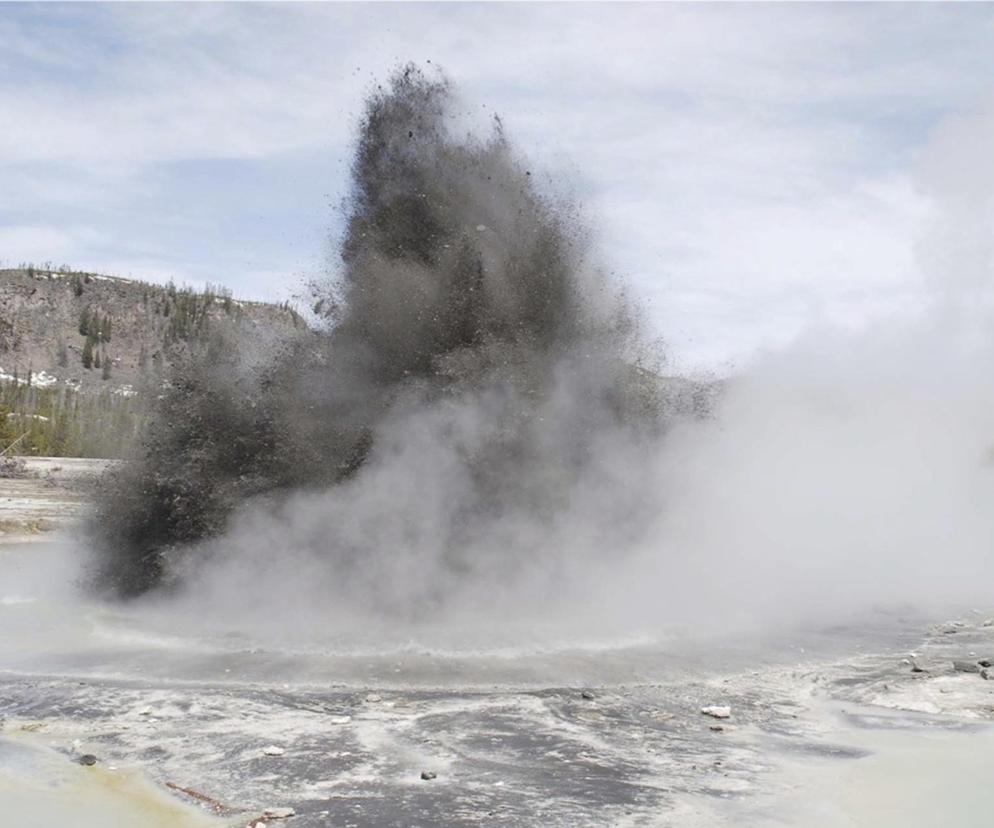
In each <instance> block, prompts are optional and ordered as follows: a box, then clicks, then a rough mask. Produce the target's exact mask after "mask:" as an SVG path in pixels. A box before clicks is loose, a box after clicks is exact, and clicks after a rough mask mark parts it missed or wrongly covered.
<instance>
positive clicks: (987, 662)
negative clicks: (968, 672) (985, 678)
mask: <svg viewBox="0 0 994 828" xmlns="http://www.w3.org/2000/svg"><path fill="white" fill-rule="evenodd" d="M977 664H979V665H980V666H981V667H990V666H991V665H992V664H994V661H991V660H990V659H989V658H978V659H977Z"/></svg>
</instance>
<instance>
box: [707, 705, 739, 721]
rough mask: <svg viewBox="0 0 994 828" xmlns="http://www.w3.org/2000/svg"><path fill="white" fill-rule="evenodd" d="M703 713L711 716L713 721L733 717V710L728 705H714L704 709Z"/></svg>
mask: <svg viewBox="0 0 994 828" xmlns="http://www.w3.org/2000/svg"><path fill="white" fill-rule="evenodd" d="M701 713H703V714H704V715H705V716H711V718H713V719H727V718H728V717H729V716H731V715H732V708H731V707H728V706H727V705H720V704H712V705H710V706H708V707H702V708H701Z"/></svg>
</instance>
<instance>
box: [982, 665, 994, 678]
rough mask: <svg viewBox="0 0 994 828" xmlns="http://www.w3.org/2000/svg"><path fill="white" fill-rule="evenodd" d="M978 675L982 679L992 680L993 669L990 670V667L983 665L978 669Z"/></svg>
mask: <svg viewBox="0 0 994 828" xmlns="http://www.w3.org/2000/svg"><path fill="white" fill-rule="evenodd" d="M980 677H981V678H982V679H983V680H984V681H994V670H992V669H991V668H990V667H984V668H983V669H981V671H980Z"/></svg>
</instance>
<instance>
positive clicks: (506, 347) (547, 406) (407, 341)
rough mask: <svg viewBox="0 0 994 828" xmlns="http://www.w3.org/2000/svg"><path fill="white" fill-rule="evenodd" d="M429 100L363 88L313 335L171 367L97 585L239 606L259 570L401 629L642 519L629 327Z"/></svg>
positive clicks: (101, 523) (414, 75)
mask: <svg viewBox="0 0 994 828" xmlns="http://www.w3.org/2000/svg"><path fill="white" fill-rule="evenodd" d="M453 105H454V97H453V94H452V91H451V89H450V88H449V86H448V84H447V83H446V82H445V81H444V80H436V79H429V78H427V77H426V76H424V75H422V74H421V73H420V72H419V71H417V70H416V69H413V68H410V67H408V68H406V69H404V70H402V71H401V72H400V73H398V74H397V75H396V76H395V77H394V78H393V80H392V83H391V85H390V88H389V89H388V90H386V91H379V92H377V93H376V94H374V95H373V96H372V98H371V99H370V101H369V103H368V106H367V110H366V116H365V119H364V121H363V123H362V127H361V131H360V138H359V142H358V147H357V150H356V155H355V159H354V163H353V175H354V187H353V191H352V193H351V196H350V198H349V202H348V208H347V209H348V211H349V217H348V228H347V233H346V237H345V240H344V243H343V245H342V251H341V267H340V278H339V279H337V280H333V281H332V282H330V283H329V284H328V285H323V286H321V287H320V288H319V291H318V293H319V296H318V301H317V303H316V308H317V309H318V311H319V312H321V313H322V314H324V315H325V316H326V317H327V327H326V328H325V329H324V330H322V331H320V332H318V333H316V334H313V333H304V334H301V336H300V337H299V339H298V340H296V341H292V342H285V343H282V344H281V346H280V351H279V353H278V355H277V356H276V358H262V359H260V358H259V356H258V353H259V351H260V349H259V346H258V343H255V342H253V341H252V340H251V339H250V338H247V337H246V335H245V332H239V331H235V332H232V333H229V334H228V335H227V336H225V337H222V338H220V339H216V340H214V341H212V342H210V343H208V344H207V345H206V346H205V347H204V348H203V349H201V350H200V351H198V352H196V353H193V354H190V355H188V356H187V357H186V359H185V361H184V362H183V364H181V366H180V368H179V370H178V371H177V376H176V377H175V379H174V380H173V385H172V388H171V389H170V390H169V391H168V392H167V393H166V395H165V397H164V399H163V400H162V401H161V404H160V405H159V406H158V407H157V410H156V412H155V414H154V417H153V421H152V423H151V424H150V426H149V429H148V434H147V440H146V443H145V444H144V446H143V449H142V451H141V452H140V453H139V454H138V455H137V456H136V457H135V458H134V459H133V460H132V461H131V462H130V463H129V464H128V465H127V466H126V467H125V468H124V469H123V470H122V471H121V472H120V473H119V474H118V475H117V477H116V480H115V481H114V483H113V485H112V486H111V488H110V489H109V492H108V494H107V496H105V497H104V498H103V499H102V501H101V503H100V508H99V510H98V517H97V520H96V521H95V522H94V523H93V529H94V536H95V540H96V545H97V548H98V549H99V550H100V551H101V553H102V554H101V557H99V559H98V569H97V576H98V580H99V582H100V583H101V584H103V585H105V586H110V587H111V588H112V589H114V590H115V591H117V592H118V593H120V594H122V595H134V594H139V593H142V592H145V591H147V590H149V589H152V588H154V587H157V586H160V585H162V584H164V583H169V582H170V581H175V580H177V579H179V580H181V581H185V582H186V583H187V584H197V583H200V584H204V583H209V582H211V579H212V578H215V577H216V578H220V579H221V582H223V583H224V584H225V585H226V587H225V589H226V590H228V591H229V593H230V594H235V595H246V594H249V593H250V592H251V591H252V587H253V586H254V585H256V584H258V583H259V576H260V572H266V573H268V576H269V577H267V578H266V581H265V583H266V584H267V589H272V590H275V589H279V588H281V587H283V588H287V587H288V588H289V590H290V592H291V593H292V592H296V593H297V594H299V593H300V592H301V591H306V592H307V593H308V594H309V596H310V598H311V599H312V600H315V599H316V597H317V595H320V596H321V597H320V600H318V601H317V602H318V603H320V604H323V605H325V606H335V607H337V606H341V605H343V604H344V605H348V606H350V607H352V608H353V609H355V608H356V607H363V608H367V609H371V610H372V612H373V614H376V615H387V616H389V615H400V616H403V617H414V616H419V615H424V614H426V613H429V614H430V613H431V612H432V611H433V609H434V608H436V607H438V606H440V605H442V604H449V603H453V602H456V603H458V602H460V601H463V600H472V601H475V600H477V599H478V598H479V597H481V596H482V595H484V594H486V593H492V592H493V591H494V590H498V591H499V590H500V589H501V588H502V587H504V586H507V587H508V588H512V589H513V590H515V591H517V589H518V587H517V586H515V587H510V586H509V585H511V584H514V583H517V581H518V579H519V578H520V577H522V576H523V574H524V573H527V579H528V583H529V584H533V585H534V584H535V583H536V582H535V580H534V579H535V576H536V575H537V574H539V575H541V576H542V577H541V580H543V583H544V586H543V588H542V590H541V594H542V596H543V597H542V598H541V600H543V601H544V600H545V597H544V596H545V591H546V590H548V589H559V588H560V586H561V585H562V584H564V583H565V577H564V576H568V573H569V570H570V569H571V568H572V567H574V566H576V565H577V563H578V562H579V561H580V560H582V559H583V558H585V557H592V556H595V555H598V554H600V552H601V551H602V550H603V549H604V548H606V547H608V546H613V545H616V544H618V543H627V542H628V538H627V536H628V535H633V536H634V535H636V534H637V533H638V532H639V531H640V528H639V527H640V526H644V525H645V518H646V514H645V512H644V507H645V501H644V498H642V497H640V496H638V492H639V488H638V485H637V481H633V480H632V479H630V472H631V470H633V469H636V468H638V465H637V463H636V459H637V457H638V456H639V455H640V454H641V453H643V451H644V448H643V446H645V445H647V444H648V443H649V442H650V441H653V440H655V438H656V437H657V436H658V434H659V432H660V429H661V426H662V424H663V419H662V416H661V409H662V397H661V394H660V389H659V387H658V385H657V383H656V381H655V378H654V377H653V375H651V374H650V373H648V372H646V371H645V370H644V369H643V368H641V367H640V362H641V361H642V360H644V359H645V358H646V354H647V351H646V350H645V349H644V348H643V347H642V345H641V343H640V341H639V337H638V326H637V324H636V319H635V316H634V315H633V313H632V311H631V309H630V308H629V307H627V306H626V304H625V302H624V301H623V300H622V298H621V297H620V296H619V295H617V291H616V289H615V288H613V287H612V286H611V284H610V283H609V282H608V280H606V278H605V277H604V275H603V274H602V273H600V272H599V271H598V270H597V269H596V268H595V267H594V265H593V263H592V262H591V260H590V257H589V254H588V251H587V249H586V244H585V240H584V234H583V232H582V227H581V226H580V225H579V223H578V220H577V217H576V216H575V214H574V213H573V211H572V210H571V208H570V207H569V206H568V205H563V204H553V203H551V202H550V201H549V200H548V199H546V198H543V197H542V196H541V195H540V194H539V193H538V191H537V190H536V188H535V187H534V186H533V184H532V180H531V173H530V171H529V170H528V169H527V168H526V167H525V166H524V165H523V163H522V162H521V161H520V160H518V159H517V158H516V156H515V155H514V153H513V152H512V149H511V147H510V145H509V143H508V141H507V139H506V138H505V136H504V134H503V130H502V128H501V126H500V123H499V122H497V123H496V124H495V126H494V129H493V131H492V133H491V134H489V135H487V136H485V137H483V138H477V137H474V136H472V135H467V134H465V133H464V132H463V131H461V129H460V127H459V124H458V121H457V119H456V118H455V117H454V115H453V108H454V106H453ZM633 484H634V485H633ZM207 562H209V566H207ZM205 567H206V568H205ZM219 572H221V573H223V574H220V575H219V574H218V573H219ZM243 581H244V583H243ZM235 585H238V586H237V587H235ZM477 593H479V594H477ZM470 596H472V597H470Z"/></svg>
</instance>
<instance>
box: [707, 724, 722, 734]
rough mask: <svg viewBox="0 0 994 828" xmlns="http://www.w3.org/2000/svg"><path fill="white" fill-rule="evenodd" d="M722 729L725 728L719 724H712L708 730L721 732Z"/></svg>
mask: <svg viewBox="0 0 994 828" xmlns="http://www.w3.org/2000/svg"><path fill="white" fill-rule="evenodd" d="M724 729H725V728H724V726H723V725H720V724H713V725H711V727H710V730H712V731H714V732H715V733H721V732H722V731H723V730H724Z"/></svg>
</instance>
